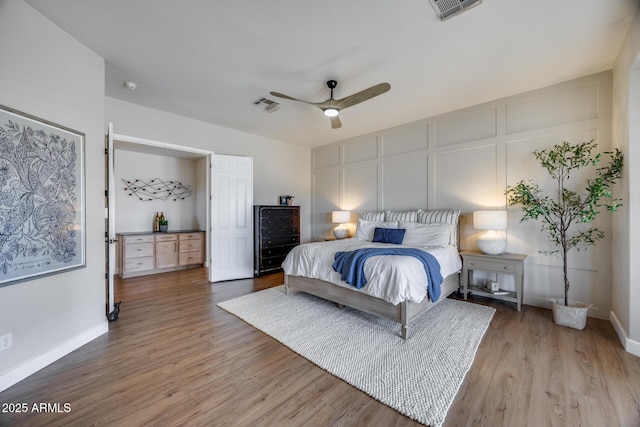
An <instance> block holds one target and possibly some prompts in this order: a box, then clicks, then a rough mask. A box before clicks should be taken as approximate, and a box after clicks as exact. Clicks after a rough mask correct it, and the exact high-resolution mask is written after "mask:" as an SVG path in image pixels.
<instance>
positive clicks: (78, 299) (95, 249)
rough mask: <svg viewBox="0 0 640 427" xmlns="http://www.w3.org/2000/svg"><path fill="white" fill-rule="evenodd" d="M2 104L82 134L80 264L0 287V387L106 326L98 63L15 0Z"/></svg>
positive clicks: (3, 21)
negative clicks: (1, 345) (0, 339)
mask: <svg viewBox="0 0 640 427" xmlns="http://www.w3.org/2000/svg"><path fill="white" fill-rule="evenodd" d="M0 58H2V61H1V62H2V66H0V104H3V105H5V106H7V107H11V108H14V109H16V110H20V111H23V112H25V113H28V114H31V115H34V116H37V117H40V118H42V119H46V120H48V121H51V122H54V123H57V124H60V125H63V126H65V127H68V128H71V129H75V130H77V131H79V132H84V133H85V135H86V143H85V161H86V168H85V170H86V172H85V174H86V211H85V215H86V230H85V231H86V246H87V248H86V263H87V266H86V268H82V269H79V270H74V271H71V272H67V273H61V274H56V275H53V276H49V277H46V278H42V279H37V280H30V281H27V282H23V283H19V284H15V285H11V286H5V287H2V288H0V335H3V334H5V333H9V332H11V333H12V334H13V347H12V348H10V349H8V350H5V351H3V352H2V353H0V390H3V389H4V388H6V387H8V386H10V385H11V384H13V383H15V382H17V381H19V380H21V379H22V378H24V377H26V376H28V375H30V374H31V373H33V372H35V371H36V370H38V369H40V368H42V367H44V366H46V365H47V364H49V363H50V362H52V361H54V360H56V359H57V358H59V357H62V356H63V355H64V354H66V353H68V352H70V351H72V350H74V349H76V348H77V347H79V346H81V345H83V344H85V343H86V342H88V341H90V340H91V339H93V338H95V337H96V336H98V335H101V334H102V333H104V332H106V331H107V330H108V323H107V321H106V316H105V310H106V306H105V280H104V254H105V248H104V175H103V174H104V61H103V59H102V58H100V57H98V56H97V55H95V54H94V53H93V52H91V51H90V50H89V49H87V48H86V47H85V46H84V45H82V44H81V43H79V42H78V41H76V40H74V39H73V38H72V37H71V36H70V35H69V34H67V33H66V32H64V31H62V30H61V29H59V28H58V27H57V26H55V25H54V24H53V23H51V22H50V21H48V20H47V19H46V18H44V17H43V16H42V15H40V14H39V13H38V12H36V11H35V10H33V9H32V8H31V7H30V6H28V5H27V4H26V3H24V2H22V1H20V0H2V1H0Z"/></svg>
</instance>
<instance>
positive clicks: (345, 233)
mask: <svg viewBox="0 0 640 427" xmlns="http://www.w3.org/2000/svg"><path fill="white" fill-rule="evenodd" d="M333 235H334V236H336V239H344V238H347V237H349V230H348V229H346V228H340V227H336V228H334V229H333Z"/></svg>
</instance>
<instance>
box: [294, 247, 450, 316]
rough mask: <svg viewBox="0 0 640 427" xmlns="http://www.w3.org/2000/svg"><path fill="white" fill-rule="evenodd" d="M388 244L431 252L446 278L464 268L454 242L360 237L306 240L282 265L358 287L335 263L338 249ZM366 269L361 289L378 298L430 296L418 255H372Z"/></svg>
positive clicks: (298, 272) (300, 273) (394, 299)
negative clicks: (345, 279) (422, 242)
mask: <svg viewBox="0 0 640 427" xmlns="http://www.w3.org/2000/svg"><path fill="white" fill-rule="evenodd" d="M385 247H393V248H398V247H405V248H418V249H422V250H424V251H426V252H429V253H430V254H432V255H433V256H434V257H435V258H436V259H437V260H438V262H439V263H440V273H441V274H442V277H443V278H445V277H447V276H449V275H450V274H452V273H455V272H457V271H459V270H460V268H462V261H461V260H460V255H459V254H458V250H457V249H456V248H455V247H453V246H447V247H445V248H435V247H428V246H407V245H393V244H387V243H372V242H369V241H365V240H356V239H344V240H334V241H329V242H316V243H306V244H303V245H300V246H296V247H295V248H293V250H292V251H291V252H289V255H287V258H286V259H285V260H284V262H283V263H282V268H283V270H284V272H285V274H288V275H292V276H304V277H310V278H313V279H320V280H324V281H326V282H331V283H334V284H336V285H339V286H344V287H346V288H350V289H354V290H355V289H356V288H355V287H353V286H351V285H349V284H348V283H345V282H343V281H342V280H340V273H337V272H336V271H334V270H333V267H332V264H333V261H334V260H335V254H336V252H346V251H353V250H356V249H359V248H385ZM364 272H365V277H366V278H367V284H366V285H365V286H364V287H363V288H362V289H360V291H361V292H364V293H366V294H369V295H371V296H374V297H376V298H381V299H383V300H385V301H388V302H390V303H392V304H398V303H400V302H402V301H412V302H420V301H422V300H423V299H424V298H425V297H426V296H427V275H426V273H425V271H424V267H423V265H422V262H420V261H419V260H418V259H416V258H414V257H410V256H398V255H383V256H376V257H372V258H370V259H369V260H368V261H367V262H366V263H365V266H364Z"/></svg>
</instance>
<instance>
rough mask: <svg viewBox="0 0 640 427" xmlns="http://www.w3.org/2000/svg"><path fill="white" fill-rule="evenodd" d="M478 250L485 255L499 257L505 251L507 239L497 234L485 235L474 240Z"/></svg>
mask: <svg viewBox="0 0 640 427" xmlns="http://www.w3.org/2000/svg"><path fill="white" fill-rule="evenodd" d="M476 244H477V245H478V249H480V250H481V251H482V252H483V253H485V254H487V255H500V254H501V253H503V252H504V251H505V249H507V239H505V238H504V236H502V235H500V234H498V233H495V232H494V233H485V234H482V235H480V236H478V240H476Z"/></svg>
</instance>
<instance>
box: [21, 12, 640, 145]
mask: <svg viewBox="0 0 640 427" xmlns="http://www.w3.org/2000/svg"><path fill="white" fill-rule="evenodd" d="M26 2H27V3H28V4H30V5H31V6H32V7H34V8H35V9H37V10H38V11H40V12H41V13H42V14H43V15H45V16H46V17H48V18H49V19H50V20H51V21H53V22H54V23H56V24H57V25H58V26H60V27H62V28H63V29H64V30H66V31H67V32H69V33H70V34H71V35H72V36H73V37H74V38H76V39H78V40H80V41H81V42H82V43H83V44H85V45H86V46H88V47H89V48H90V49H92V50H93V51H95V52H96V53H97V54H98V55H100V56H101V57H103V58H105V60H106V87H105V94H106V96H108V97H111V98H116V99H120V100H123V101H127V102H131V103H134V104H139V105H143V106H147V107H150V108H154V109H158V110H163V111H168V112H171V113H175V114H179V115H182V116H187V117H191V118H194V119H197V120H202V121H205V122H210V123H214V124H217V125H221V126H225V127H229V128H234V129H239V130H242V131H245V132H249V133H253V134H256V135H261V136H264V137H268V138H272V139H276V140H280V141H285V142H289V143H293V144H298V145H302V146H307V147H315V146H319V145H323V144H327V143H330V142H333V141H338V140H342V139H345V138H349V137H353V136H357V135H361V134H365V133H369V132H373V131H376V130H380V129H385V128H389V127H393V126H396V125H401V124H404V123H408V122H411V121H415V120H419V119H423V118H426V117H430V116H433V115H437V114H441V113H445V112H448V111H452V110H456V109H459V108H463V107H467V106H470V105H475V104H478V103H482V102H485V101H490V100H493V99H497V98H501V97H504V96H508V95H512V94H516V93H521V92H525V91H528V90H532V89H536V88H539V87H544V86H548V85H551V84H554V83H559V82H562V81H566V80H570V79H573V78H576V77H581V76H585V75H589V74H593V73H596V72H600V71H604V70H609V69H611V68H612V67H613V65H614V61H615V59H616V57H617V55H618V52H619V49H620V46H621V44H622V42H623V40H624V37H625V36H626V33H627V31H628V29H629V25H630V23H631V20H632V18H633V15H634V13H635V10H636V8H637V5H638V1H637V0H535V1H532V0H484V1H483V3H481V4H480V5H478V6H477V7H475V8H472V9H469V10H468V11H466V12H464V13H462V14H460V15H458V16H456V17H454V18H452V19H450V20H448V21H445V22H441V21H440V20H439V19H438V18H437V17H436V14H435V12H434V10H433V8H432V6H431V4H430V3H429V2H428V0H402V1H398V0H395V1H383V0H348V1H345V0H323V1H312V0H307V1H292V0H268V1H265V0H233V1H231V0H228V1H222V0H218V1H213V0H188V1H175V0H136V1H130V0H93V1H86V0H54V1H52V0H26ZM329 79H335V80H337V81H338V87H337V88H336V90H335V93H334V95H335V98H343V97H345V96H348V95H351V94H352V93H355V92H358V91H360V90H362V89H365V88H367V87H369V86H372V85H374V84H377V83H381V82H389V83H390V84H391V90H390V91H389V92H387V93H386V94H383V95H380V96H378V97H376V98H373V99H371V100H369V101H366V102H364V103H362V104H358V105H356V106H353V107H351V108H349V109H346V110H344V111H342V112H341V113H340V117H341V120H342V125H343V126H342V128H341V129H337V130H334V129H331V126H330V123H329V119H328V118H326V117H324V116H323V115H322V112H321V111H320V110H319V109H317V108H315V107H312V106H309V105H306V104H303V103H297V102H293V101H287V100H281V99H278V98H274V97H272V96H270V95H269V91H277V92H281V93H285V94H287V95H290V96H292V97H295V98H300V99H305V100H309V101H324V100H326V99H327V98H329V91H328V89H327V87H326V85H325V82H326V81H327V80H329ZM125 81H134V82H136V83H137V84H138V88H137V89H136V90H135V91H130V90H128V89H126V88H125V87H124V85H123V82H125ZM263 96H264V97H268V98H270V99H273V100H277V101H278V102H280V103H281V106H280V109H279V110H277V111H275V112H273V113H267V112H266V111H265V110H264V108H263V107H264V106H261V107H258V106H255V105H253V102H254V101H255V100H256V99H258V98H260V97H263Z"/></svg>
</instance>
